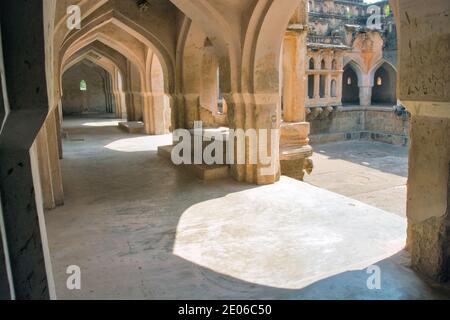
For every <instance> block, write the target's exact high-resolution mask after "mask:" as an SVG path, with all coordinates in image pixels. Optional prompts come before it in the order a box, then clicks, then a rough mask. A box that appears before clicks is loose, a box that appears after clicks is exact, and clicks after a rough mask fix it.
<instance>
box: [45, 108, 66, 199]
mask: <svg viewBox="0 0 450 320" xmlns="http://www.w3.org/2000/svg"><path fill="white" fill-rule="evenodd" d="M56 111H57V110H56V109H53V110H52V111H50V113H49V115H48V117H47V120H46V121H45V128H46V132H47V141H48V144H47V145H48V157H49V163H50V173H51V179H52V191H53V197H54V202H55V205H56V206H62V205H63V204H64V191H63V184H62V175H61V166H60V162H59V153H58V132H57V125H56V115H55V114H56Z"/></svg>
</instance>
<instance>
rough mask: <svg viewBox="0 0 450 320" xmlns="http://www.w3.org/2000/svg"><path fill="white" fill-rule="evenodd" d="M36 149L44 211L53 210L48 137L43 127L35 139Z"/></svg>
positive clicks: (54, 205) (53, 200)
mask: <svg viewBox="0 0 450 320" xmlns="http://www.w3.org/2000/svg"><path fill="white" fill-rule="evenodd" d="M36 149H37V156H38V162H39V176H40V178H41V179H40V180H41V189H42V201H43V204H44V208H45V209H53V208H55V207H56V204H55V198H54V196H53V185H52V178H51V166H50V159H49V150H48V137H47V129H46V127H45V126H43V127H42V129H41V131H40V132H39V134H38V136H37V138H36Z"/></svg>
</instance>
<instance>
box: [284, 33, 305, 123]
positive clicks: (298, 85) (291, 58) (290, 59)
mask: <svg viewBox="0 0 450 320" xmlns="http://www.w3.org/2000/svg"><path fill="white" fill-rule="evenodd" d="M306 36H307V32H306V31H304V30H303V27H302V28H301V29H290V30H289V31H287V32H286V34H285V36H284V42H283V80H284V83H283V111H284V115H283V120H284V121H287V122H301V121H305V97H306V94H307V91H306V83H307V82H306V80H305V77H306V62H305V60H304V58H305V57H306V46H305V42H306Z"/></svg>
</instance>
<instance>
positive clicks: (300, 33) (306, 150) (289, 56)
mask: <svg viewBox="0 0 450 320" xmlns="http://www.w3.org/2000/svg"><path fill="white" fill-rule="evenodd" d="M306 37H307V31H306V30H305V29H304V26H303V25H301V24H300V25H299V24H291V25H289V27H288V31H287V32H286V34H285V37H284V43H283V80H284V83H283V91H284V93H283V101H284V115H283V120H284V121H283V122H282V123H281V128H280V165H281V168H280V170H281V174H283V175H286V176H289V177H292V178H295V179H299V180H302V179H303V176H304V170H305V166H306V165H307V162H308V159H307V158H308V157H309V156H311V154H312V152H311V151H312V148H311V147H309V146H308V143H309V138H308V136H309V132H310V125H309V123H308V122H305V118H306V112H305V104H306V96H307V92H308V91H307V75H306V68H307V62H306V61H305V60H304V59H305V57H307V49H306Z"/></svg>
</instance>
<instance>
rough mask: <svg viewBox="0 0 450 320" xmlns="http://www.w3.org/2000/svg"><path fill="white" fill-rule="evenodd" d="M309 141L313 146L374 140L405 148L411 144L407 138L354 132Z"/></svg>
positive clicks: (324, 136) (318, 137) (315, 135)
mask: <svg viewBox="0 0 450 320" xmlns="http://www.w3.org/2000/svg"><path fill="white" fill-rule="evenodd" d="M309 139H310V143H311V144H321V143H329V142H337V141H349V140H372V141H379V142H384V143H388V144H393V145H403V146H406V145H408V144H409V138H408V137H407V136H404V135H399V134H393V133H386V132H375V131H352V132H337V133H325V134H314V135H310V136H309Z"/></svg>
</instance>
